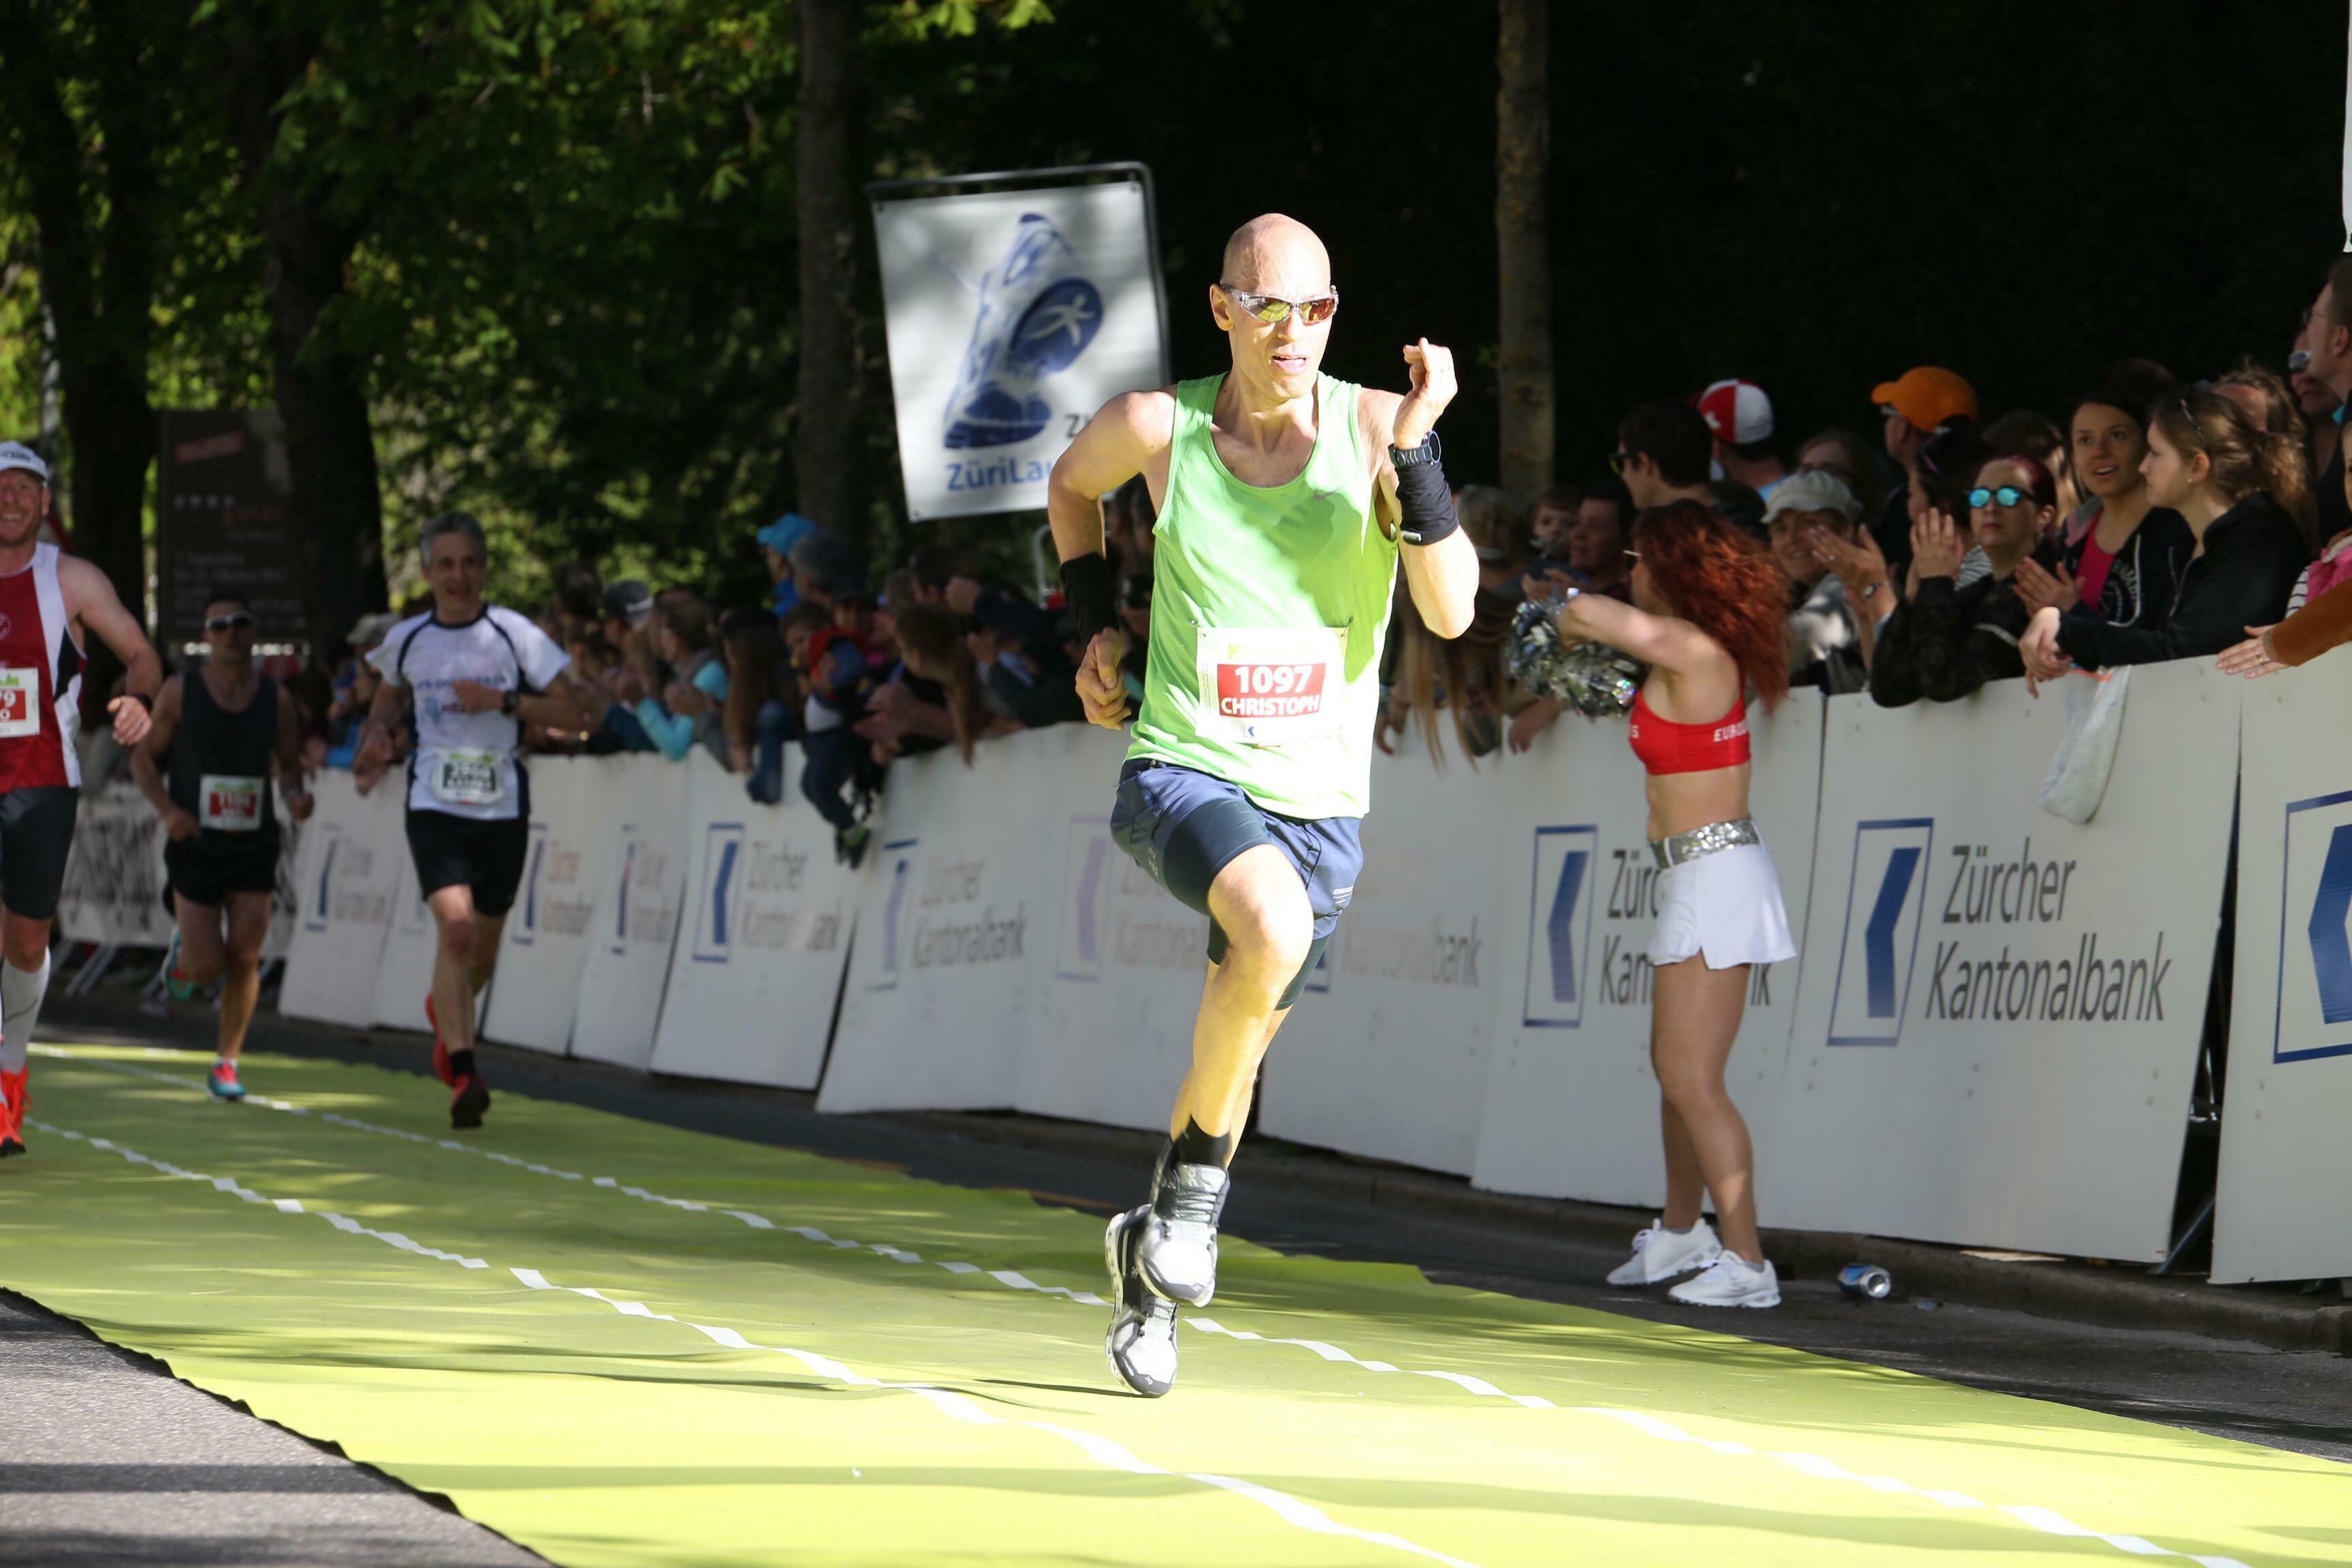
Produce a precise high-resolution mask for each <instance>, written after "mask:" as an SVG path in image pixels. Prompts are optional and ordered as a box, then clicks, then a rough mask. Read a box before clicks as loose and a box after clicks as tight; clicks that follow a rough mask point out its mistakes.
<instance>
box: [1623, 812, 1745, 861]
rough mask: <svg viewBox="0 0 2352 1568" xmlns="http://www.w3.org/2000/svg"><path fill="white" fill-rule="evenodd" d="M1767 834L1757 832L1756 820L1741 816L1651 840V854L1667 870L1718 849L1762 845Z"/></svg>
mask: <svg viewBox="0 0 2352 1568" xmlns="http://www.w3.org/2000/svg"><path fill="white" fill-rule="evenodd" d="M1763 842H1764V836H1763V835H1762V834H1760V833H1759V832H1757V831H1756V823H1755V819H1754V818H1752V817H1746V816H1743V817H1741V818H1740V819H1739V820H1738V821H1737V822H1710V823H1708V824H1707V825H1706V826H1704V827H1694V828H1692V829H1691V830H1690V831H1689V832H1688V833H1671V834H1668V835H1667V836H1666V837H1664V838H1653V839H1651V840H1650V854H1651V856H1652V858H1654V859H1655V860H1656V861H1657V863H1658V869H1659V870H1661V871H1663V870H1664V869H1665V868H1667V867H1669V866H1680V865H1683V864H1684V863H1685V862H1686V861H1691V860H1696V859H1697V858H1700V857H1701V856H1703V855H1712V854H1715V853H1716V852H1717V850H1722V849H1736V848H1738V847H1739V846H1741V845H1742V844H1761V843H1763Z"/></svg>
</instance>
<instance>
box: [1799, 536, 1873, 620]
mask: <svg viewBox="0 0 2352 1568" xmlns="http://www.w3.org/2000/svg"><path fill="white" fill-rule="evenodd" d="M1805 546H1806V548H1807V549H1809V550H1811V552H1812V556H1813V559H1814V560H1815V561H1818V562H1820V563H1822V565H1824V566H1826V567H1828V568H1829V569H1830V570H1831V571H1832V572H1834V573H1836V574H1837V578H1838V581H1839V582H1841V583H1843V584H1845V594H1846V597H1847V598H1848V599H1849V600H1851V601H1852V602H1853V604H1854V605H1856V606H1859V605H1861V604H1862V602H1863V601H1864V599H1866V598H1868V597H1869V596H1870V590H1871V589H1872V588H1874V587H1878V586H1883V585H1884V584H1885V583H1886V581H1887V571H1886V557H1885V555H1884V554H1883V553H1881V552H1880V551H1879V548H1878V541H1877V540H1876V539H1874V538H1873V537H1872V536H1871V533H1870V531H1869V530H1868V529H1866V528H1857V529H1855V530H1854V531H1853V538H1851V539H1844V538H1841V537H1839V536H1838V535H1837V534H1834V533H1832V532H1831V531H1829V530H1828V529H1826V528H1815V529H1812V530H1811V531H1808V532H1807V533H1806V535H1805Z"/></svg>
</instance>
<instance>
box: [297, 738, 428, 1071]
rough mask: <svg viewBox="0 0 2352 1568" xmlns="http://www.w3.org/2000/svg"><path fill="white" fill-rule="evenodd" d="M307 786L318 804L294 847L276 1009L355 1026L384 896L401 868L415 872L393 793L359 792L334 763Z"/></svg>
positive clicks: (369, 1012)
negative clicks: (291, 909) (289, 918)
mask: <svg viewBox="0 0 2352 1568" xmlns="http://www.w3.org/2000/svg"><path fill="white" fill-rule="evenodd" d="M310 787H311V793H312V795H314V796H315V797H316V800H317V803H318V804H317V805H315V806H313V807H312V809H311V813H310V821H309V822H308V823H306V824H304V825H303V834H302V842H301V847H300V852H299V854H298V855H297V856H296V857H295V863H294V864H295V869H294V885H295V890H296V894H297V899H296V905H295V917H294V935H293V939H292V942H291V945H290V948H289V952H288V953H287V955H286V978H285V981H284V983H283V984H281V985H280V986H279V988H278V1011H279V1012H281V1013H283V1014H285V1015H286V1016H288V1017H289V1018H316V1019H319V1020H320V1021H321V1022H324V1023H330V1024H345V1025H349V1026H352V1027H354V1028H362V1029H363V1028H366V1027H367V1026H369V1025H371V1024H373V1023H374V1022H375V997H376V971H377V968H378V966H379V965H380V964H381V963H383V952H384V939H385V937H386V936H387V935H388V934H389V932H390V931H391V927H392V913H393V900H394V896H395V895H396V893H397V892H398V890H399V889H400V887H401V884H402V879H403V877H404V876H405V877H408V878H410V879H412V880H413V879H414V877H415V873H414V872H412V871H409V870H408V842H407V838H406V836H405V834H404V829H403V823H402V820H401V806H400V800H399V797H398V795H396V794H395V793H393V792H389V791H386V790H383V789H379V790H377V791H375V792H374V793H373V795H361V794H360V793H359V791H358V790H357V789H356V788H354V787H353V785H352V775H351V774H349V773H341V772H329V773H320V775H319V776H318V778H317V779H316V780H315V781H314V782H313V783H312V784H311V786H310Z"/></svg>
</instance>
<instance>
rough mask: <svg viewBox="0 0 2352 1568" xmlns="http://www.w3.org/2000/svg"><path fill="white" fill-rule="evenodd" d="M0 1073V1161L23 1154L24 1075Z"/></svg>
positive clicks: (27, 1069) (19, 1070)
mask: <svg viewBox="0 0 2352 1568" xmlns="http://www.w3.org/2000/svg"><path fill="white" fill-rule="evenodd" d="M30 1070H31V1069H30V1068H20V1069H18V1070H17V1071H16V1072H0V1160H5V1159H6V1158H7V1157H8V1156H9V1155H11V1154H21V1153H23V1152H25V1094H26V1090H25V1074H26V1072H29V1071H30Z"/></svg>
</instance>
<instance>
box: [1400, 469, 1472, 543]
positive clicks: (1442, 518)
mask: <svg viewBox="0 0 2352 1568" xmlns="http://www.w3.org/2000/svg"><path fill="white" fill-rule="evenodd" d="M1396 479H1397V507H1398V510H1401V511H1402V512H1403V513H1404V520H1403V522H1402V525H1401V526H1400V527H1399V529H1398V537H1399V538H1401V539H1402V540H1403V541H1404V542H1406V543H1407V544H1423V545H1427V544H1434V543H1436V542H1438V541H1439V540H1441V539H1444V537H1445V536H1446V535H1447V534H1449V533H1453V532H1455V531H1458V530H1459V529H1460V528H1461V526H1462V520H1461V518H1459V517H1458V516H1456V515H1455V514H1454V491H1453V489H1452V487H1450V486H1449V485H1447V484H1446V482H1445V465H1444V463H1441V462H1430V463H1416V464H1414V465H1412V467H1411V468H1399V469H1397V471H1396Z"/></svg>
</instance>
